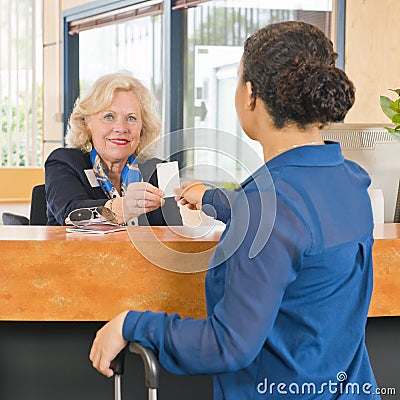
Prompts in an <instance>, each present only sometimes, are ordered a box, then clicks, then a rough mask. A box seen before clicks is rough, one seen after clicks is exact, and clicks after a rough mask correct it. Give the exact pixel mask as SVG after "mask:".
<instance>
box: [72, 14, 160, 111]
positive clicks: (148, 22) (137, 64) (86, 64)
mask: <svg viewBox="0 0 400 400" xmlns="http://www.w3.org/2000/svg"><path fill="white" fill-rule="evenodd" d="M162 60H163V55H162V17H161V16H160V15H157V16H153V17H143V18H140V19H134V20H132V21H128V22H124V23H120V24H113V25H108V26H104V27H100V28H95V29H91V30H87V31H83V32H81V33H80V34H79V76H80V88H81V94H82V93H84V92H85V90H86V89H87V88H88V87H89V86H91V85H92V84H93V82H94V81H95V80H96V79H97V78H99V77H100V76H102V75H105V74H109V73H113V72H117V71H122V70H128V71H130V72H132V74H133V76H135V78H138V79H140V80H141V81H142V82H143V84H144V85H145V86H146V87H147V88H149V89H150V91H151V92H152V93H153V94H154V96H155V97H156V102H157V110H158V112H159V115H161V110H162V90H163V87H162V72H163V64H162Z"/></svg>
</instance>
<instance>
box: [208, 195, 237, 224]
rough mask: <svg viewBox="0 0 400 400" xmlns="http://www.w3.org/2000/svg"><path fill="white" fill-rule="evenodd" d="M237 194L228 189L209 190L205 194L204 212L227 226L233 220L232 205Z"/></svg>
mask: <svg viewBox="0 0 400 400" xmlns="http://www.w3.org/2000/svg"><path fill="white" fill-rule="evenodd" d="M236 195H237V192H236V191H234V190H228V189H222V188H218V189H209V190H206V191H205V192H204V195H203V201H202V203H203V205H202V210H203V211H204V212H205V214H207V215H208V216H210V217H214V218H215V219H218V220H219V221H222V222H224V223H225V224H226V223H227V222H228V220H229V219H230V218H231V204H232V202H233V201H234V199H235V197H236Z"/></svg>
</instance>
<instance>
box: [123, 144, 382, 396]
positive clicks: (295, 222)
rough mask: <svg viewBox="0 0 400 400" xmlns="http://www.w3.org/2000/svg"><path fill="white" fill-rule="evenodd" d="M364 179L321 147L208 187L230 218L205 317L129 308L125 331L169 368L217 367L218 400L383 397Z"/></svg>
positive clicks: (335, 151) (337, 153)
mask: <svg viewBox="0 0 400 400" xmlns="http://www.w3.org/2000/svg"><path fill="white" fill-rule="evenodd" d="M369 184H370V178H369V176H368V175H367V173H366V172H365V171H364V170H363V169H362V168H361V167H360V166H358V165H357V164H355V163H353V162H351V161H348V160H344V159H343V156H342V153H341V150H340V146H339V144H337V143H327V144H326V145H324V146H304V147H299V148H295V149H293V150H290V151H287V152H285V153H283V154H281V155H279V156H277V157H275V158H274V159H272V160H271V161H269V162H267V163H266V164H265V165H264V166H263V167H261V168H260V169H259V170H257V171H256V172H255V173H254V174H252V176H250V177H249V178H248V179H247V180H246V181H245V182H243V183H242V184H241V187H240V188H239V189H238V190H237V191H235V192H234V193H229V192H224V191H222V192H221V191H218V190H217V191H209V192H206V194H205V196H204V197H203V203H209V204H213V206H214V207H215V209H216V211H217V215H218V216H219V217H220V218H221V219H225V222H226V223H227V225H226V229H225V231H224V233H223V235H222V237H221V240H220V243H219V244H218V246H217V248H216V250H215V252H214V255H213V257H212V259H211V261H210V265H209V270H208V271H207V277H206V299H207V311H208V318H207V319H204V320H194V319H189V318H186V319H181V318H180V317H179V316H178V315H176V314H175V315H167V314H165V313H154V312H151V311H147V312H136V311H131V312H130V313H129V314H128V315H127V317H126V320H125V323H124V327H123V335H124V337H125V339H127V340H130V341H137V342H139V343H141V344H143V345H145V346H148V347H150V348H152V349H154V350H155V351H156V352H157V354H158V357H159V360H160V362H161V364H162V365H163V367H164V368H166V369H167V370H169V371H170V372H173V373H177V374H213V375H214V398H215V399H238V400H245V399H275V398H281V399H298V398H302V399H338V398H342V397H343V398H346V399H347V398H352V396H353V397H354V398H357V399H367V398H368V399H371V398H379V396H377V395H376V396H375V395H374V390H375V387H376V383H375V379H374V376H373V372H372V369H371V366H370V363H369V359H368V354H367V350H366V346H365V342H364V332H365V323H366V319H367V313H368V307H369V302H370V297H371V292H372V244H373V237H372V231H373V222H372V211H371V206H370V200H369V196H368V193H367V188H368V186H369ZM224 194H227V195H228V196H227V197H225V196H224ZM221 196H222V197H223V198H224V199H225V200H224V199H223V198H222V197H221Z"/></svg>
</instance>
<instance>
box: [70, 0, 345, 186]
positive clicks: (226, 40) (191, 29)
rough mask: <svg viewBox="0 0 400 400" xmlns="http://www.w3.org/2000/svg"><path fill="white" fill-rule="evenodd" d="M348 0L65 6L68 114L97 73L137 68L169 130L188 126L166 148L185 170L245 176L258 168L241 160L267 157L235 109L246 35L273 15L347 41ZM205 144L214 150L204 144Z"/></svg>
mask: <svg viewBox="0 0 400 400" xmlns="http://www.w3.org/2000/svg"><path fill="white" fill-rule="evenodd" d="M344 5H345V0H296V1H294V0H269V1H263V0H246V1H244V0H209V1H207V0H175V1H173V0H164V1H162V0H148V1H143V0H137V1H135V0H132V1H128V0H119V1H113V2H112V4H111V5H110V4H108V3H107V2H105V1H94V2H91V3H90V4H89V5H87V6H85V7H81V8H80V9H78V10H77V11H76V12H75V14H74V13H72V14H66V15H64V18H65V23H64V28H65V32H68V33H69V34H66V33H64V39H65V40H64V44H65V46H66V48H65V50H64V70H65V71H67V73H66V75H65V78H64V92H65V96H66V97H65V101H64V107H65V108H64V121H67V119H68V117H69V113H70V111H71V109H72V106H73V103H74V102H75V99H76V97H77V96H78V95H79V93H81V91H82V90H85V87H87V85H90V84H91V83H92V82H93V80H94V79H96V78H97V77H98V76H100V75H103V74H105V73H109V72H113V71H115V70H117V69H128V70H131V71H133V73H134V74H135V75H136V76H137V77H139V78H140V79H141V80H143V82H144V83H145V84H146V85H147V86H148V87H149V88H150V89H151V90H152V91H153V93H154V95H155V96H156V98H157V102H158V110H159V111H160V114H161V110H162V109H163V111H164V112H163V123H164V133H169V132H172V131H174V132H175V131H178V134H177V135H171V138H172V139H171V142H170V146H169V150H168V151H166V154H168V153H169V154H172V155H171V159H178V161H179V162H180V164H181V167H184V170H183V171H182V172H183V173H182V175H183V177H184V178H192V177H195V178H197V179H208V180H211V181H214V182H221V181H223V182H227V181H234V182H238V181H241V180H242V179H243V178H244V177H245V176H247V174H248V170H245V169H244V168H243V166H241V165H239V163H238V162H237V160H238V159H244V158H246V157H247V155H248V154H249V153H251V154H254V155H255V157H254V159H257V160H258V161H259V162H262V154H261V147H260V146H259V145H258V143H256V142H253V141H251V140H249V139H248V138H247V137H246V135H245V134H244V133H243V132H242V130H241V128H240V125H239V123H238V121H237V118H236V112H235V108H234V93H235V89H236V83H237V69H238V65H239V61H240V57H241V54H242V49H243V44H244V40H245V39H246V38H247V37H248V36H249V35H251V34H252V33H253V32H254V31H255V30H257V29H258V28H260V27H262V26H264V25H266V24H270V23H273V22H279V21H285V20H301V21H306V22H309V23H312V24H314V25H317V26H318V27H319V28H321V29H322V30H323V31H324V32H325V33H326V35H327V36H328V37H332V36H333V33H335V35H336V36H335V37H338V38H339V39H340V40H343V41H344V14H345V13H344V8H345V7H344ZM334 6H335V17H337V21H336V22H335V23H334V26H332V21H333V18H332V17H333V8H334ZM338 15H340V18H339V17H338ZM340 40H339V41H340ZM339 45H340V43H338V52H339V56H340V57H341V58H343V50H344V48H343V44H342V46H341V47H340V46H339ZM74 63H75V64H76V66H75V67H71V66H73V65H74ZM74 68H75V69H74ZM69 71H70V72H69ZM76 79H79V82H80V83H79V82H78V84H76ZM211 130H213V132H211ZM215 131H217V134H215ZM208 134H211V135H212V134H213V136H212V137H211V136H207V135H208ZM204 144H206V145H207V146H206V147H208V148H212V149H214V150H213V151H206V150H201V149H200V147H204V146H203V145H204ZM191 148H192V149H193V148H196V151H194V150H187V149H191ZM185 149H186V150H185ZM252 161H254V160H252ZM195 166H198V168H197V167H195ZM200 166H203V167H204V166H208V167H209V166H212V167H213V170H212V171H211V172H210V170H209V169H208V170H207V168H202V167H200ZM210 177H211V178H210Z"/></svg>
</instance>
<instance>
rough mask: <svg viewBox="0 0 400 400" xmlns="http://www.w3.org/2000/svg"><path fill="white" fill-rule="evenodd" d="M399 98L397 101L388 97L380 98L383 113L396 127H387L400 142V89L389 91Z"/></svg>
mask: <svg viewBox="0 0 400 400" xmlns="http://www.w3.org/2000/svg"><path fill="white" fill-rule="evenodd" d="M389 90H391V91H392V92H395V93H396V94H397V95H398V96H399V97H398V98H397V99H395V100H392V99H390V98H389V97H386V96H381V97H380V103H381V108H382V111H383V112H384V113H385V114H386V116H387V117H388V118H389V119H390V120H391V121H392V123H393V124H394V125H395V127H394V128H388V127H385V128H386V129H387V130H388V131H389V132H390V133H391V134H392V135H393V136H394V137H395V138H396V139H397V140H400V89H389Z"/></svg>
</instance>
